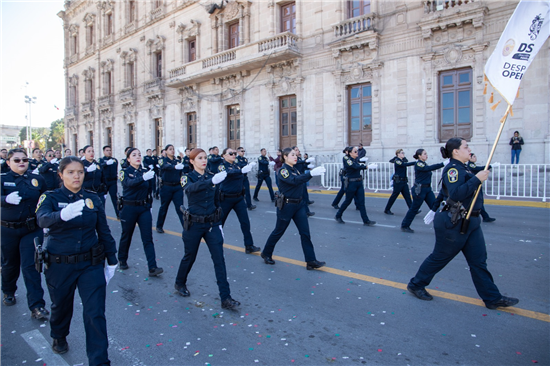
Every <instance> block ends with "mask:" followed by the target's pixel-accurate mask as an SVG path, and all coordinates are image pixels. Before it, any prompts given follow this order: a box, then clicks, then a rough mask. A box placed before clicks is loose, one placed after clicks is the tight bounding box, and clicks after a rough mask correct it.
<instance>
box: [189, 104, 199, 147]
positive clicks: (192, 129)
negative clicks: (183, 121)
mask: <svg viewBox="0 0 550 366" xmlns="http://www.w3.org/2000/svg"><path fill="white" fill-rule="evenodd" d="M196 147H197V113H196V112H192V113H187V148H188V149H194V148H196Z"/></svg>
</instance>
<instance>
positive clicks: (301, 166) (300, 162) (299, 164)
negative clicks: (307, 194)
mask: <svg viewBox="0 0 550 366" xmlns="http://www.w3.org/2000/svg"><path fill="white" fill-rule="evenodd" d="M308 165H309V163H307V162H306V161H305V160H304V159H302V158H301V157H298V159H297V160H296V164H294V167H295V168H296V169H297V170H298V171H299V172H300V173H301V174H304V173H305V172H306V169H307V166H308Z"/></svg>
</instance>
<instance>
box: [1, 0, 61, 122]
mask: <svg viewBox="0 0 550 366" xmlns="http://www.w3.org/2000/svg"><path fill="white" fill-rule="evenodd" d="M61 10H64V7H63V1H41V0H34V1H24V0H16V1H6V0H0V13H1V15H2V18H1V30H0V31H1V36H0V39H1V50H0V52H1V53H0V55H1V61H0V72H1V84H2V90H1V94H0V124H5V125H18V126H26V125H27V120H26V118H25V117H26V116H27V114H28V106H29V104H26V103H25V95H28V96H30V97H36V104H32V109H31V125H32V127H49V126H50V124H51V122H53V121H55V120H57V119H59V118H63V115H64V108H65V87H64V84H65V80H64V76H63V53H64V51H63V22H62V20H61V19H60V18H59V17H58V16H57V13H58V12H59V11H61ZM27 83H28V84H27ZM55 106H57V107H58V108H59V110H57V109H56V108H55Z"/></svg>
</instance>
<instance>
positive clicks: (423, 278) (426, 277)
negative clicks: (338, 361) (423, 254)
mask: <svg viewBox="0 0 550 366" xmlns="http://www.w3.org/2000/svg"><path fill="white" fill-rule="evenodd" d="M469 154H470V148H469V147H468V143H467V142H466V140H464V139H462V138H459V137H453V138H452V139H450V140H449V141H447V144H446V145H445V147H442V148H441V155H442V156H443V158H444V159H447V158H451V161H450V162H449V164H448V165H447V166H446V167H445V169H444V170H443V174H442V176H443V178H442V180H443V186H442V190H443V191H446V194H445V195H446V196H447V197H448V198H447V203H446V205H445V207H444V208H443V210H442V211H440V212H438V213H437V214H436V215H435V220H434V229H435V247H434V250H433V252H432V254H430V255H429V256H428V258H426V260H424V262H423V263H422V265H421V266H420V268H419V269H418V272H417V273H416V275H415V276H414V277H413V278H411V280H410V282H409V284H408V285H407V289H408V290H409V291H410V292H411V293H412V294H414V295H415V296H416V297H418V298H419V299H421V300H432V299H433V297H432V296H431V295H430V294H429V293H428V292H427V291H426V289H425V287H426V286H428V285H429V284H430V282H431V281H432V279H433V277H434V276H435V275H436V274H437V273H438V272H439V271H441V270H442V269H443V268H445V266H446V265H447V263H449V262H450V261H451V260H452V259H453V258H454V257H455V256H456V255H457V254H458V253H459V252H462V253H463V254H464V257H466V261H467V262H468V266H469V267H470V274H471V276H472V280H473V282H474V286H475V287H476V290H477V293H478V294H479V297H481V299H482V300H483V301H484V302H485V306H486V307H487V308H489V309H496V308H497V307H507V306H513V305H515V304H517V303H518V302H519V300H518V299H515V298H512V297H506V296H502V295H501V294H500V292H499V290H498V288H497V286H496V285H495V283H494V281H493V276H491V273H490V272H489V271H488V270H487V249H486V247H485V239H484V238H483V232H482V231H481V225H480V221H481V220H480V219H479V214H480V210H481V207H482V206H483V192H480V193H479V196H478V198H477V200H476V202H475V204H474V207H470V206H471V202H472V199H473V198H474V195H475V191H476V189H477V188H478V187H479V185H480V184H481V183H483V182H484V181H485V180H487V178H488V176H489V171H487V170H485V171H480V172H478V173H477V174H476V175H474V174H473V173H472V172H471V171H470V170H468V168H467V166H466V165H465V164H466V163H467V162H468V158H469V157H470V156H469ZM462 209H466V210H468V209H469V210H472V213H471V216H470V220H471V221H470V224H469V226H468V229H467V231H466V232H465V233H464V234H462V233H461V226H462V221H463V220H464V219H463V217H464V216H465V215H464V216H463V215H462V214H461V212H460V211H459V212H458V214H457V210H462Z"/></svg>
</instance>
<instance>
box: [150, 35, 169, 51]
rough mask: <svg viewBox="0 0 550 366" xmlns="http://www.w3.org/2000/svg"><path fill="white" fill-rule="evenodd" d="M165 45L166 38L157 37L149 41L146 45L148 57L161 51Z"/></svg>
mask: <svg viewBox="0 0 550 366" xmlns="http://www.w3.org/2000/svg"><path fill="white" fill-rule="evenodd" d="M165 43H166V37H164V36H160V35H157V36H156V38H155V39H149V40H148V41H147V43H146V45H147V47H148V48H149V55H150V54H151V53H153V52H157V51H162V50H163V49H164V44H165Z"/></svg>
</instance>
